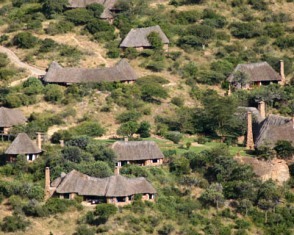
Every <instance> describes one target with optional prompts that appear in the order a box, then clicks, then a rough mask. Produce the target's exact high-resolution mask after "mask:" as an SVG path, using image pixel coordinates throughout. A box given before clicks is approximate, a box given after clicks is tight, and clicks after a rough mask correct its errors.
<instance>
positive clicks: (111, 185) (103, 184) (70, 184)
mask: <svg viewBox="0 0 294 235" xmlns="http://www.w3.org/2000/svg"><path fill="white" fill-rule="evenodd" d="M48 177H49V178H48ZM45 183H46V184H45V190H46V194H50V195H56V196H59V197H60V198H68V199H73V198H74V197H75V196H76V195H79V196H82V197H83V200H84V201H88V202H91V203H112V204H115V205H118V206H123V205H126V204H129V203H131V202H132V201H133V200H134V196H135V195H137V194H141V195H142V200H150V201H153V200H154V196H155V194H156V190H155V189H154V188H153V186H152V185H151V184H150V183H149V182H148V181H147V180H146V179H145V178H143V177H139V178H133V179H129V178H126V177H123V176H121V175H115V176H110V177H107V178H95V177H90V176H88V175H85V174H82V173H81V172H78V171H76V170H72V171H71V172H69V173H68V174H63V175H62V176H61V177H59V178H57V179H55V180H54V181H53V182H52V184H51V185H50V173H49V168H46V174H45ZM48 184H49V185H48Z"/></svg>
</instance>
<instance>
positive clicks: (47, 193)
mask: <svg viewBox="0 0 294 235" xmlns="http://www.w3.org/2000/svg"><path fill="white" fill-rule="evenodd" d="M50 196H51V194H50V169H49V167H46V168H45V199H48V198H50Z"/></svg>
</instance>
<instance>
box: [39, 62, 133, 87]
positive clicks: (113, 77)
mask: <svg viewBox="0 0 294 235" xmlns="http://www.w3.org/2000/svg"><path fill="white" fill-rule="evenodd" d="M137 78H138V76H137V74H136V73H135V71H134V69H133V68H132V67H131V65H130V64H129V63H128V62H127V60H125V59H123V60H121V61H120V62H118V63H117V64H116V65H115V66H113V67H111V68H96V69H87V68H63V67H61V66H60V65H59V64H58V63H57V62H52V63H51V65H50V66H49V69H48V71H47V73H46V75H45V76H44V77H43V81H44V82H46V83H57V84H65V85H69V84H74V83H101V82H133V81H136V80H137Z"/></svg>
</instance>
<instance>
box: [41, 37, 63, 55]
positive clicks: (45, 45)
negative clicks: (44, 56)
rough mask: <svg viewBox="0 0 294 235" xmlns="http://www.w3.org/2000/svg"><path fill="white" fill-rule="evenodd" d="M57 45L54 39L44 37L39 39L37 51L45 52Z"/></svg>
mask: <svg viewBox="0 0 294 235" xmlns="http://www.w3.org/2000/svg"><path fill="white" fill-rule="evenodd" d="M57 46H58V44H57V43H56V42H55V41H54V40H52V39H50V38H45V39H44V40H43V41H41V46H40V49H39V52H41V53H47V52H50V51H53V50H55V48H56V47H57Z"/></svg>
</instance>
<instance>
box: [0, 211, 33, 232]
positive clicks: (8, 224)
mask: <svg viewBox="0 0 294 235" xmlns="http://www.w3.org/2000/svg"><path fill="white" fill-rule="evenodd" d="M30 224H31V223H30V222H29V221H28V220H26V219H25V218H24V217H23V216H20V215H16V214H14V215H12V216H6V217H4V218H3V222H2V223H1V230H2V231H3V232H16V231H18V230H21V231H25V229H26V228H27V227H28V226H29V225H30Z"/></svg>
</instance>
